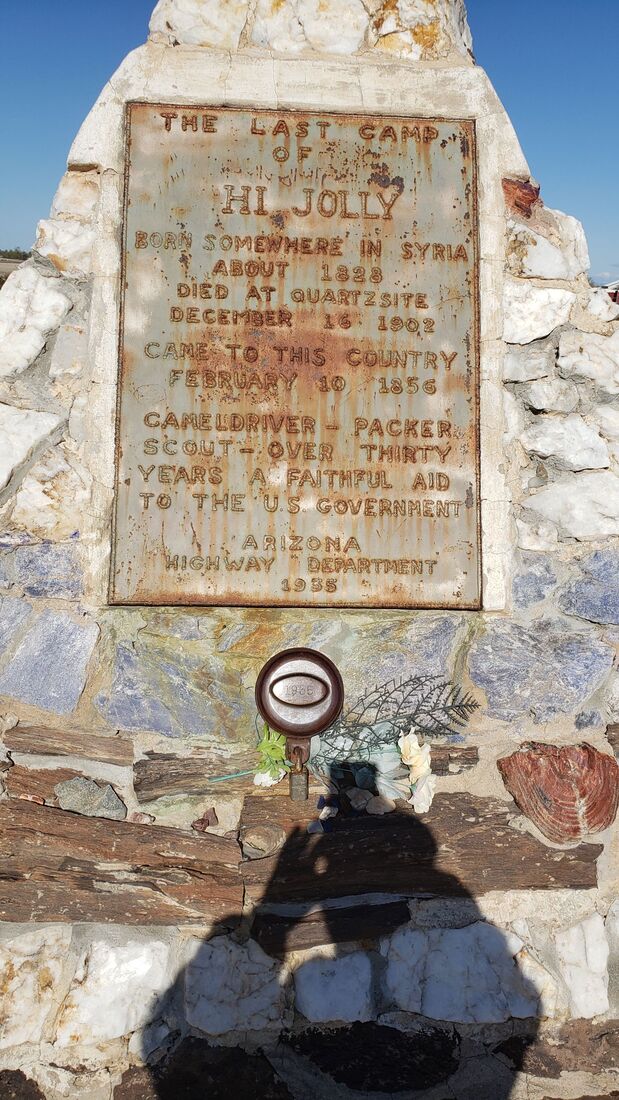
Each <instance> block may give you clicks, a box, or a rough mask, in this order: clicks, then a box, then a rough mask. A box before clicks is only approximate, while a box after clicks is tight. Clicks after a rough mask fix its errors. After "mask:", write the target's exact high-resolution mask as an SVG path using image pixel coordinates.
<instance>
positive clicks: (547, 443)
mask: <svg viewBox="0 0 619 1100" xmlns="http://www.w3.org/2000/svg"><path fill="white" fill-rule="evenodd" d="M521 441H522V445H523V447H524V448H525V450H527V451H531V452H532V453H533V454H537V455H540V456H541V457H542V458H553V459H554V461H555V462H556V464H557V466H559V467H560V468H561V469H563V470H598V469H603V468H604V467H607V466H608V465H609V457H608V449H607V447H606V444H605V442H604V440H603V439H602V438H601V437H600V435H599V434H598V432H596V431H595V429H594V428H590V427H589V425H588V424H586V423H585V421H584V420H583V418H582V416H577V415H575V414H573V415H572V416H565V417H563V416H561V417H560V416H538V417H537V418H536V420H535V423H534V424H533V425H532V426H531V427H530V428H527V430H526V431H525V432H523V434H522V436H521Z"/></svg>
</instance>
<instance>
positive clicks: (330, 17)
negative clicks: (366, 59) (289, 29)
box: [296, 0, 370, 54]
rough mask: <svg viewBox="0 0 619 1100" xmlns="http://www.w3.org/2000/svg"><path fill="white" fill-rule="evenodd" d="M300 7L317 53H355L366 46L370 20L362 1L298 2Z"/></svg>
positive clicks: (299, 9) (308, 0) (306, 33)
mask: <svg viewBox="0 0 619 1100" xmlns="http://www.w3.org/2000/svg"><path fill="white" fill-rule="evenodd" d="M296 6H297V12H298V18H299V22H300V23H301V26H302V27H303V31H304V33H305V37H306V38H307V41H308V42H309V44H310V46H311V47H312V48H313V49H314V50H320V51H321V52H323V53H330V54H352V53H355V52H356V51H357V50H358V49H359V47H360V46H361V45H362V43H363V40H364V38H365V33H366V31H367V29H368V24H369V21H370V20H369V15H368V13H367V11H366V9H365V8H364V6H363V4H362V3H361V0H296Z"/></svg>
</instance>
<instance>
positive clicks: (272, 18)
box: [252, 0, 307, 54]
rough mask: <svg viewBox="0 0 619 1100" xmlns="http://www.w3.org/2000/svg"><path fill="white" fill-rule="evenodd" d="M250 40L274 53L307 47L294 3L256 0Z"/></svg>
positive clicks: (289, 52)
mask: <svg viewBox="0 0 619 1100" xmlns="http://www.w3.org/2000/svg"><path fill="white" fill-rule="evenodd" d="M252 42H253V43H254V45H256V46H264V47H266V48H268V49H271V50H275V52H276V53H288V54H295V53H299V52H300V51H301V50H303V49H304V48H306V47H307V39H306V37H305V35H304V33H303V27H302V26H301V23H300V22H299V16H298V12H297V5H296V3H294V4H293V3H283V4H282V3H279V0H258V4H257V6H256V18H255V21H254V25H253V28H252Z"/></svg>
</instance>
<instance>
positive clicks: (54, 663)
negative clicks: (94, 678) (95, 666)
mask: <svg viewBox="0 0 619 1100" xmlns="http://www.w3.org/2000/svg"><path fill="white" fill-rule="evenodd" d="M98 635H99V628H98V627H97V626H96V624H95V623H92V622H86V623H80V622H76V620H75V619H73V618H72V617H71V615H69V614H68V612H66V611H49V610H45V611H42V612H41V614H40V615H39V616H38V618H36V619H35V620H34V622H33V623H32V625H31V626H29V629H28V631H27V633H26V635H25V637H24V638H23V640H22V641H21V642H20V644H19V646H18V647H17V649H16V650H15V652H14V653H13V654H12V656H11V657H10V659H9V661H8V663H6V664H5V666H4V668H3V670H2V672H0V692H2V693H4V694H5V695H8V696H9V697H10V698H12V699H18V700H21V701H22V702H24V703H30V704H32V705H33V706H37V707H40V708H41V709H42V710H49V711H53V712H54V713H55V714H68V713H69V712H70V711H72V710H73V709H74V707H75V706H76V704H77V701H78V699H79V697H80V695H81V693H82V691H83V689H84V684H85V682H86V669H87V665H88V662H89V660H90V657H91V655H92V651H93V649H94V647H95V643H96V641H97V637H98Z"/></svg>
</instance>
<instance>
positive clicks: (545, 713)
mask: <svg viewBox="0 0 619 1100" xmlns="http://www.w3.org/2000/svg"><path fill="white" fill-rule="evenodd" d="M612 664H613V649H612V648H611V646H608V645H606V644H605V643H604V642H601V641H599V640H598V639H596V638H595V637H592V636H591V635H590V634H576V633H568V632H567V631H566V630H565V629H562V626H561V624H559V623H536V625H535V629H534V630H532V629H526V628H525V627H523V626H520V625H518V624H517V623H512V622H499V623H495V624H493V625H492V626H489V627H488V629H487V630H486V633H485V634H483V635H482V636H481V637H480V638H478V639H477V640H476V641H475V642H474V643H473V645H472V647H471V650H470V653H469V672H470V676H471V679H472V681H473V683H474V684H476V685H477V686H478V687H480V688H482V689H483V691H484V692H485V694H486V698H487V700H488V714H490V715H491V716H492V717H495V718H500V719H502V720H503V721H505V722H509V721H511V720H512V719H515V718H524V717H532V718H533V719H534V720H535V721H536V722H544V721H547V720H549V719H551V718H553V717H554V716H555V715H557V714H571V713H573V712H574V711H576V710H578V711H580V710H581V709H582V708H583V705H584V704H585V703H586V702H587V700H588V699H589V698H590V696H591V695H592V694H593V692H594V691H596V690H597V688H598V687H600V685H601V684H602V683H603V681H604V679H605V678H606V676H607V675H608V673H609V672H610V670H611V668H612Z"/></svg>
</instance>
